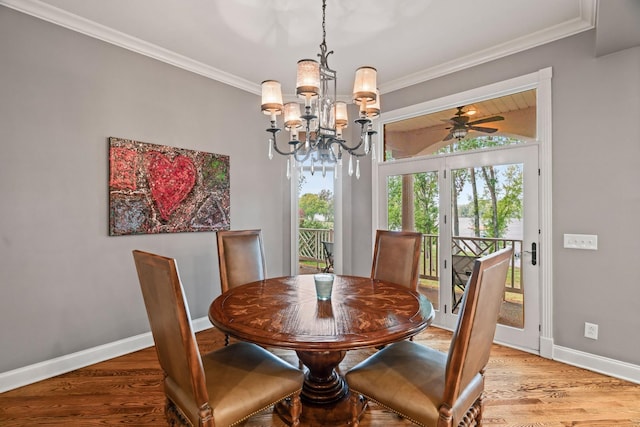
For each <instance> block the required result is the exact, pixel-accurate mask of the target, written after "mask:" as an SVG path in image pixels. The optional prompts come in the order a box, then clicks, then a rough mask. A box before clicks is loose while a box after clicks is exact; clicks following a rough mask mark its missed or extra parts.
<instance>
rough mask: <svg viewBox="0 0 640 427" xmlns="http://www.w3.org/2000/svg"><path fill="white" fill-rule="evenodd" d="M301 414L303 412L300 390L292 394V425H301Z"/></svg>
mask: <svg viewBox="0 0 640 427" xmlns="http://www.w3.org/2000/svg"><path fill="white" fill-rule="evenodd" d="M300 414H302V401H301V400H300V392H297V393H296V394H294V395H293V396H291V426H292V427H298V426H300Z"/></svg>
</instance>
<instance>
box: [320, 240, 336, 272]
mask: <svg viewBox="0 0 640 427" xmlns="http://www.w3.org/2000/svg"><path fill="white" fill-rule="evenodd" d="M322 252H323V253H324V263H325V267H324V268H323V269H322V272H323V273H330V272H332V271H333V242H325V241H322Z"/></svg>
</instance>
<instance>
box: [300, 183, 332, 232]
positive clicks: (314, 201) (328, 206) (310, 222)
mask: <svg viewBox="0 0 640 427" xmlns="http://www.w3.org/2000/svg"><path fill="white" fill-rule="evenodd" d="M323 191H326V193H324V194H323V193H322V192H321V193H320V194H312V193H306V194H303V195H302V196H301V197H300V199H299V200H298V208H299V218H300V227H301V228H323V229H327V228H331V227H332V226H333V196H332V195H331V192H330V191H328V190H323ZM321 195H322V197H321ZM327 199H329V200H327ZM319 217H323V218H324V221H321V220H320V219H319ZM329 218H330V219H329Z"/></svg>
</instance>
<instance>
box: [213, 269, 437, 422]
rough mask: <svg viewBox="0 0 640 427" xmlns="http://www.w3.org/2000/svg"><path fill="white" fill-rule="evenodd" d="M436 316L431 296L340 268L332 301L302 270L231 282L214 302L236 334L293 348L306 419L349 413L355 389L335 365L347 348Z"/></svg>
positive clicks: (403, 333) (378, 341)
mask: <svg viewBox="0 0 640 427" xmlns="http://www.w3.org/2000/svg"><path fill="white" fill-rule="evenodd" d="M433 317H434V311H433V306H432V305H431V303H430V302H429V300H427V299H426V298H425V297H424V296H423V295H421V294H419V293H418V292H415V291H412V290H410V289H408V288H407V287H404V286H400V285H396V284H393V283H387V282H382V281H379V280H373V279H370V278H368V277H355V276H339V275H336V276H335V281H334V284H333V292H332V296H331V300H329V301H319V300H318V299H317V298H316V292H315V286H314V281H313V275H301V276H288V277H275V278H271V279H266V280H261V281H258V282H253V283H249V284H246V285H242V286H238V287H236V288H232V289H230V290H229V291H227V292H225V293H224V294H222V295H220V296H219V297H218V298H216V299H215V300H214V301H213V303H212V304H211V307H210V308H209V319H210V320H211V323H213V325H214V326H215V327H217V328H218V329H220V330H221V331H222V332H224V333H226V334H228V335H230V336H232V337H235V338H238V339H240V340H243V341H249V342H254V343H256V344H259V345H263V346H273V347H280V348H285V349H291V350H294V351H295V352H296V354H297V355H298V357H299V358H300V361H302V363H303V364H304V365H305V366H306V367H307V368H308V371H307V372H306V373H305V382H304V386H303V389H302V402H303V411H302V421H303V422H305V420H306V421H307V422H310V423H311V424H313V425H319V424H320V425H322V423H325V425H335V426H337V425H345V423H346V422H347V421H348V420H349V408H348V402H347V400H348V392H349V388H348V386H347V384H346V382H345V381H344V378H343V377H342V376H340V375H339V374H338V373H337V372H336V369H335V368H336V367H337V366H338V364H339V363H340V362H341V361H342V359H344V356H345V354H346V352H347V351H348V350H354V349H358V348H364V347H376V346H381V345H385V344H390V343H392V342H395V341H400V340H403V339H407V338H410V337H412V336H414V335H416V334H417V333H419V332H421V331H422V330H424V329H425V328H427V326H429V324H430V323H431V321H432V320H433ZM276 409H278V408H276ZM318 410H319V411H318ZM278 412H279V414H280V415H281V416H283V415H284V412H285V411H278Z"/></svg>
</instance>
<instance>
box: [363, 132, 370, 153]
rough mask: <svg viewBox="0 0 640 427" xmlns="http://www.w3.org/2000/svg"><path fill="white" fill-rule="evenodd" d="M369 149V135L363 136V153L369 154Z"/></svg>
mask: <svg viewBox="0 0 640 427" xmlns="http://www.w3.org/2000/svg"><path fill="white" fill-rule="evenodd" d="M370 147H371V139H370V138H369V133H365V134H364V153H365V154H369V150H370Z"/></svg>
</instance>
